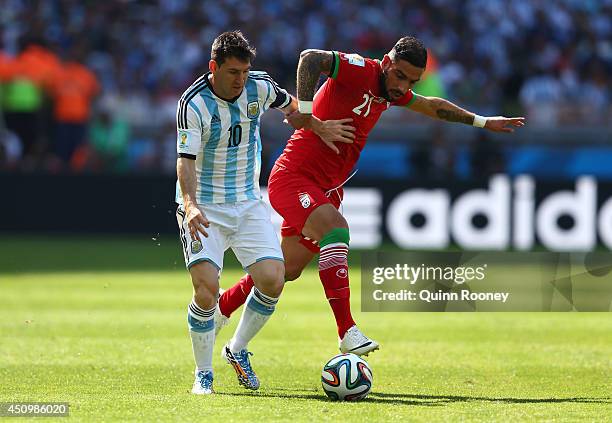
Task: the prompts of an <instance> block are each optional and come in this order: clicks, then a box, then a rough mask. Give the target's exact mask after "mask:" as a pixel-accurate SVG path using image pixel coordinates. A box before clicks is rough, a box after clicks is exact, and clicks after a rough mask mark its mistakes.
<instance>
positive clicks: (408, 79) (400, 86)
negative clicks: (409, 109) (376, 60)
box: [382, 55, 425, 101]
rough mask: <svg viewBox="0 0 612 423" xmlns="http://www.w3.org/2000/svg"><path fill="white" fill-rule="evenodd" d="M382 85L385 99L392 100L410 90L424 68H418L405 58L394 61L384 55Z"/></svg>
mask: <svg viewBox="0 0 612 423" xmlns="http://www.w3.org/2000/svg"><path fill="white" fill-rule="evenodd" d="M382 69H383V75H384V87H385V91H386V98H387V100H390V101H394V100H398V99H399V98H401V97H402V96H403V95H404V94H406V93H407V92H408V90H411V89H412V87H413V86H414V84H416V83H417V82H418V81H419V80H420V79H421V75H423V72H424V71H425V69H423V68H418V67H416V66H414V65H412V64H410V63H408V62H407V61H405V60H401V59H397V60H395V61H393V60H391V58H390V57H389V56H387V55H385V58H384V59H383V61H382Z"/></svg>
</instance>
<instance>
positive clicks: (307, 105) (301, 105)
mask: <svg viewBox="0 0 612 423" xmlns="http://www.w3.org/2000/svg"><path fill="white" fill-rule="evenodd" d="M298 110H299V111H300V113H303V114H308V115H311V114H312V101H303V100H298Z"/></svg>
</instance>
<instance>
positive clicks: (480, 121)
mask: <svg viewBox="0 0 612 423" xmlns="http://www.w3.org/2000/svg"><path fill="white" fill-rule="evenodd" d="M486 124H487V118H486V117H484V116H480V115H474V123H472V125H473V126H475V127H477V128H484V126H485V125H486Z"/></svg>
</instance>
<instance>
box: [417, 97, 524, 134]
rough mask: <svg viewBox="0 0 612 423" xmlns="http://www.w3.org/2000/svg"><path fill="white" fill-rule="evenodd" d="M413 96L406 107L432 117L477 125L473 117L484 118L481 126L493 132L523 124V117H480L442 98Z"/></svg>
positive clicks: (511, 130)
mask: <svg viewBox="0 0 612 423" xmlns="http://www.w3.org/2000/svg"><path fill="white" fill-rule="evenodd" d="M414 96H415V99H414V101H413V102H412V103H411V104H410V106H408V107H409V108H410V109H411V110H414V111H415V112H419V113H422V114H424V115H426V116H429V117H431V118H434V119H440V120H445V121H447V122H459V123H464V124H466V125H475V126H478V125H477V123H478V121H475V119H478V118H481V119H486V121H484V122H483V124H484V126H483V127H484V128H485V129H488V130H490V131H493V132H514V128H515V127H521V126H524V125H525V118H524V117H516V118H507V117H504V116H492V117H487V118H482V117H479V116H477V115H476V114H475V113H472V112H470V111H468V110H465V109H462V108H461V107H459V106H457V105H456V104H453V103H452V102H450V101H448V100H445V99H443V98H439V97H424V96H420V95H418V94H415V95H414Z"/></svg>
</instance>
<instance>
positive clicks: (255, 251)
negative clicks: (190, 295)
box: [176, 200, 283, 270]
mask: <svg viewBox="0 0 612 423" xmlns="http://www.w3.org/2000/svg"><path fill="white" fill-rule="evenodd" d="M199 207H200V210H202V211H203V212H204V213H206V217H207V218H208V221H209V222H210V227H209V228H207V229H206V232H208V237H204V235H202V234H201V233H200V241H198V240H194V239H192V238H191V234H190V233H189V228H187V222H185V219H184V218H185V209H184V208H183V205H179V206H178V208H177V210H176V219H177V222H178V226H179V231H180V236H181V243H182V244H183V254H184V255H185V264H186V265H187V268H188V269H189V268H191V266H193V265H194V264H197V263H200V262H203V261H208V262H210V263H212V264H213V265H214V266H216V267H217V269H218V270H221V269H222V268H223V256H224V254H225V250H227V249H228V248H231V249H232V250H233V251H234V254H235V255H236V258H237V259H238V261H239V262H240V264H242V267H244V268H245V269H246V268H247V267H249V266H250V265H252V264H254V263H257V262H258V261H261V260H265V259H274V260H280V261H283V252H282V250H281V247H280V243H279V240H278V235H277V234H276V231H275V230H274V227H273V226H272V222H271V221H270V209H269V206H268V205H267V204H266V203H265V202H264V201H263V200H247V201H241V202H238V203H228V204H204V205H200V206H199Z"/></svg>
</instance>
